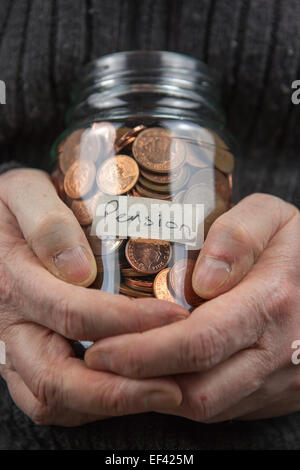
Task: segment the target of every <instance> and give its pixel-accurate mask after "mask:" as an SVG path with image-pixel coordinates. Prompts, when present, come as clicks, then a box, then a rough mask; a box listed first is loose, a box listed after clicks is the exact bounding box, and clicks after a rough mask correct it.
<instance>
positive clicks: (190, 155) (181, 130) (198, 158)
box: [171, 122, 215, 168]
mask: <svg viewBox="0 0 300 470" xmlns="http://www.w3.org/2000/svg"><path fill="white" fill-rule="evenodd" d="M171 131H172V135H173V136H174V138H176V139H181V140H182V141H183V142H184V144H185V147H186V161H187V163H188V164H189V165H192V166H194V167H197V168H205V167H210V166H212V161H213V158H214V154H215V139H214V135H213V132H212V131H211V130H209V129H206V128H205V127H201V126H199V125H198V124H193V123H190V122H189V123H187V122H178V123H176V124H175V125H174V123H173V126H172V129H171Z"/></svg>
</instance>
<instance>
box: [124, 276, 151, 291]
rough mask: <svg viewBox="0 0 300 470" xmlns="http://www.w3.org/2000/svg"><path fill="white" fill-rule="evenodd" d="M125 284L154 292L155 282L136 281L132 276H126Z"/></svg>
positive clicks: (136, 288) (139, 289)
mask: <svg viewBox="0 0 300 470" xmlns="http://www.w3.org/2000/svg"><path fill="white" fill-rule="evenodd" d="M125 284H126V286H128V287H131V288H132V289H135V290H138V291H141V292H150V293H151V294H152V293H153V282H151V283H149V282H143V281H136V280H135V279H132V278H130V277H127V278H125Z"/></svg>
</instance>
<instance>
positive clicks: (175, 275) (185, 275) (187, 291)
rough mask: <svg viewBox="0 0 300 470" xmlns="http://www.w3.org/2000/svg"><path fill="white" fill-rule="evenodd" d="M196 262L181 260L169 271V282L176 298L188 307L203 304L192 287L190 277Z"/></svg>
mask: <svg viewBox="0 0 300 470" xmlns="http://www.w3.org/2000/svg"><path fill="white" fill-rule="evenodd" d="M195 264H196V261H195V260H194V259H181V260H179V261H177V262H176V263H175V264H174V266H173V267H172V268H171V270H170V274H169V281H170V285H171V288H172V290H173V291H174V293H175V296H176V297H179V299H181V300H185V301H186V302H187V303H188V304H189V305H190V306H193V307H195V306H197V305H200V304H201V303H203V302H204V301H203V299H201V298H200V297H199V296H198V295H197V294H196V292H195V291H194V289H193V287H192V275H193V271H194V267H195Z"/></svg>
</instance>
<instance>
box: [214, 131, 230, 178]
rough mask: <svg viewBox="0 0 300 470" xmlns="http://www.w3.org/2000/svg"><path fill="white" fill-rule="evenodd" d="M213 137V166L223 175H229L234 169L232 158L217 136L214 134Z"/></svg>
mask: <svg viewBox="0 0 300 470" xmlns="http://www.w3.org/2000/svg"><path fill="white" fill-rule="evenodd" d="M214 137H215V140H216V152H215V157H214V160H213V162H214V165H215V167H216V168H218V170H220V171H222V172H223V173H227V174H230V173H232V172H233V169H234V156H233V155H232V153H231V152H230V150H229V148H228V146H227V145H226V144H225V142H224V141H223V140H222V139H221V137H220V136H219V135H218V134H216V133H214Z"/></svg>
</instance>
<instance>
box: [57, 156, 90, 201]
mask: <svg viewBox="0 0 300 470" xmlns="http://www.w3.org/2000/svg"><path fill="white" fill-rule="evenodd" d="M95 174H96V169H95V165H94V164H93V163H92V162H88V161H87V160H81V159H80V160H77V161H76V162H74V163H73V165H71V166H70V168H69V169H68V171H67V173H66V176H65V182H64V188H65V191H66V193H67V195H68V196H69V197H71V198H72V199H80V198H82V197H83V196H85V195H86V194H87V193H88V192H89V191H90V189H91V188H92V186H93V184H94V180H95Z"/></svg>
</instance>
